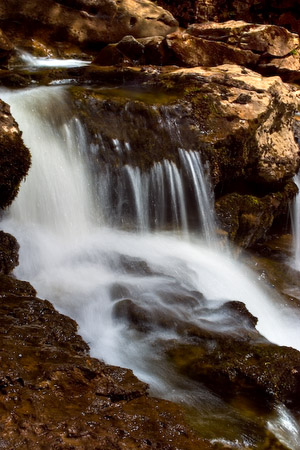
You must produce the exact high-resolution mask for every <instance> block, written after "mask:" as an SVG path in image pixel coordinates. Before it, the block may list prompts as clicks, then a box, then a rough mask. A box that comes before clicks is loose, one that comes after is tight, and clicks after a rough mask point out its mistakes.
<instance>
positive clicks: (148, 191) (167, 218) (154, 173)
mask: <svg viewBox="0 0 300 450" xmlns="http://www.w3.org/2000/svg"><path fill="white" fill-rule="evenodd" d="M1 98H2V99H3V100H4V101H6V102H7V103H9V104H10V105H11V111H12V114H13V115H14V117H15V119H16V120H17V122H18V123H19V126H20V128H21V130H22V131H23V138H24V141H25V143H26V145H27V146H28V147H29V148H30V150H31V153H32V168H31V170H30V173H29V175H28V177H27V179H26V181H25V182H24V183H23V185H22V187H21V189H20V193H19V195H18V198H17V199H16V200H15V201H14V203H13V205H12V206H11V208H10V210H9V212H8V213H7V215H6V217H5V218H4V221H3V222H2V226H3V228H4V230H5V231H8V232H10V233H12V234H13V235H15V236H16V237H17V239H18V241H19V243H20V245H21V250H20V265H19V267H18V268H17V269H16V272H15V273H16V275H17V276H18V278H20V279H26V280H29V281H30V282H31V283H32V284H33V286H34V287H35V288H36V289H37V291H38V295H39V296H40V297H41V298H48V299H49V300H50V301H52V302H53V303H54V304H55V306H56V307H57V308H58V309H59V310H60V311H62V312H64V313H66V314H68V315H69V316H71V317H73V318H74V319H75V320H76V321H77V322H78V324H79V331H80V334H81V335H82V336H83V337H84V338H85V340H86V341H87V342H88V343H89V345H90V347H91V353H92V355H94V356H97V357H99V358H103V359H104V360H105V361H106V362H107V363H111V364H116V365H121V366H124V367H130V368H132V369H133V370H134V372H135V374H136V375H137V376H138V377H140V378H141V379H143V380H145V381H147V382H148V383H149V384H150V386H151V389H152V392H153V393H155V394H156V395H161V396H163V397H165V398H169V399H172V400H176V401H183V402H185V403H187V404H189V405H190V406H197V405H198V406H197V407H198V408H199V404H201V405H202V410H201V412H200V413H199V414H200V415H201V416H202V421H203V423H204V425H203V429H205V428H208V425H207V424H208V422H210V429H211V430H213V431H212V432H211V433H212V434H211V435H209V434H208V437H209V438H212V439H215V440H221V441H224V442H225V441H226V442H227V441H228V442H231V445H236V447H237V448H239V447H240V448H242V446H244V447H243V448H245V447H250V446H251V445H254V444H255V439H256V437H255V434H256V424H255V421H254V420H252V419H251V420H250V419H249V418H243V417H242V418H241V417H240V416H239V414H238V413H237V412H236V410H234V408H233V407H231V406H229V405H226V404H225V403H224V402H223V401H221V400H220V399H219V398H218V397H217V396H214V395H213V394H212V393H210V392H209V391H208V390H206V389H205V388H204V387H202V386H200V385H196V383H192V382H191V381H189V382H187V381H186V380H184V379H181V378H179V377H178V376H177V375H175V374H174V373H172V372H171V370H170V368H169V367H168V365H167V364H166V362H165V361H164V359H163V351H162V350H161V346H162V347H163V345H162V344H161V342H167V341H168V340H169V339H177V338H178V336H177V335H176V332H175V331H174V329H172V327H170V328H169V329H163V328H162V327H159V326H155V317H157V316H165V317H168V319H170V320H184V321H185V322H186V323H190V324H198V325H201V326H202V327H207V328H209V329H213V330H219V331H222V330H224V331H228V329H230V330H231V331H232V332H233V333H234V332H235V328H236V329H238V326H239V324H235V323H234V321H228V317H226V315H225V314H224V313H222V312H220V308H219V306H220V305H222V304H223V303H224V302H225V301H226V300H240V301H243V302H244V303H246V305H247V308H248V309H249V311H250V312H251V313H252V314H253V315H255V316H257V317H258V319H259V321H258V326H257V328H258V330H259V331H260V333H261V334H262V335H264V336H265V337H266V338H267V339H269V340H270V341H272V342H275V343H277V344H280V345H287V346H293V347H295V348H298V349H299V350H300V342H299V338H298V333H299V331H298V330H299V324H300V318H299V317H295V314H294V312H293V313H291V312H290V311H289V309H288V308H287V307H286V306H285V305H284V302H283V301H282V300H281V299H280V297H279V296H278V295H277V294H276V293H275V292H274V290H271V289H269V288H267V287H266V286H264V285H263V284H262V282H260V281H259V280H258V279H257V276H256V275H254V274H253V273H251V272H250V271H249V270H248V269H247V268H246V267H245V266H244V265H242V263H240V262H237V261H236V260H234V259H233V258H232V257H231V255H230V252H229V250H228V251H227V250H226V249H224V248H222V249H221V248H218V246H217V245H216V244H212V243H213V242H215V223H214V214H213V209H212V206H211V205H212V202H211V192H210V190H209V183H208V182H207V171H206V170H205V169H204V168H203V167H202V164H201V159H200V156H199V154H198V153H197V152H191V151H188V149H182V148H180V146H179V147H178V150H177V151H178V154H179V160H180V167H177V166H176V165H175V164H174V163H173V162H170V161H167V160H164V161H162V162H159V163H155V164H154V165H153V166H152V168H151V169H149V170H148V171H146V172H142V171H141V170H140V169H138V168H137V167H132V166H129V165H124V166H123V167H122V168H120V171H119V176H118V178H117V179H116V178H114V176H113V175H112V173H111V171H110V167H109V166H105V167H99V170H95V162H94V161H93V160H92V159H91V155H92V154H93V151H94V149H93V148H91V144H90V143H89V136H88V133H87V131H86V128H85V126H84V124H82V123H81V122H80V121H79V119H78V118H76V117H75V116H74V114H73V113H72V111H71V109H70V108H69V100H68V88H67V87H63V86H59V87H47V88H44V87H40V88H34V89H25V90H22V91H14V92H13V91H7V90H2V91H1ZM99 133H100V135H101V130H99ZM100 138H101V136H100V137H99V139H100ZM113 144H114V145H115V148H116V152H118V151H121V150H120V145H121V144H120V143H119V142H117V141H115V142H114V143H113ZM126 145H127V146H130V143H127V144H126ZM185 178H188V179H189V182H190V186H189V192H190V193H191V192H192V195H193V196H194V200H195V201H194V203H195V205H196V206H195V211H196V213H195V216H196V219H195V220H196V222H197V227H195V226H193V230H192V231H191V226H190V222H189V210H188V208H187V192H186V183H185V181H184V179H185ZM170 224H172V226H170ZM195 228H196V229H199V230H202V231H201V236H200V235H199V233H198V234H197V233H195ZM199 293H201V294H203V295H204V297H205V299H206V300H205V301H206V307H205V308H204V309H203V300H202V297H201V295H200V294H199ZM178 298H181V299H183V300H182V301H176V299H178ZM191 298H192V300H193V301H188V299H191ZM128 299H130V300H129V301H131V302H133V303H134V304H135V305H137V306H138V307H141V308H143V310H145V311H146V312H147V314H148V316H150V317H153V318H154V319H153V322H154V325H152V326H151V329H150V331H149V333H147V334H144V333H139V332H138V331H137V330H135V329H132V328H130V327H128V324H126V323H125V322H124V321H122V320H120V317H119V314H120V307H119V308H118V307H116V305H120V304H122V303H121V302H122V301H124V300H125V303H124V302H123V304H126V301H127V305H128ZM121 310H122V308H121ZM283 417H284V418H286V417H288V419H286V421H285V422H284V420H283ZM268 420H269V425H268V427H269V428H270V430H271V431H272V432H274V433H275V434H277V435H278V436H279V437H280V439H281V440H282V441H283V442H285V443H286V444H287V445H289V446H290V448H292V449H298V448H299V446H297V445H298V444H297V442H299V441H297V439H298V438H299V428H298V427H297V425H295V427H294V428H295V430H292V431H291V429H292V428H291V427H292V425H293V424H294V422H293V418H292V417H290V416H289V413H288V412H287V411H286V410H285V409H284V408H283V407H282V406H281V409H280V408H279V410H278V411H277V412H274V417H273V418H272V417H271V418H269V419H268ZM228 423H230V427H229V428H230V430H229V428H228V425H227V424H228ZM286 423H288V425H286ZM278 430H279V431H278ZM282 436H283V437H282ZM234 442H235V443H236V444H233V443H234ZM295 443H296V444H295Z"/></svg>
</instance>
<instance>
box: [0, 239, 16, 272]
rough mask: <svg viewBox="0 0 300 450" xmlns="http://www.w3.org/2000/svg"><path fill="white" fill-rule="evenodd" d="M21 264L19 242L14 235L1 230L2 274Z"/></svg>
mask: <svg viewBox="0 0 300 450" xmlns="http://www.w3.org/2000/svg"><path fill="white" fill-rule="evenodd" d="M18 264H19V244H18V242H17V240H16V238H15V237H14V236H12V235H11V234H8V233H4V231H0V274H6V275H7V274H9V273H10V272H12V271H13V269H14V268H15V267H16V266H17V265H18Z"/></svg>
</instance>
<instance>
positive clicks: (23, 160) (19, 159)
mask: <svg viewBox="0 0 300 450" xmlns="http://www.w3.org/2000/svg"><path fill="white" fill-rule="evenodd" d="M30 162H31V157H30V153H29V150H28V149H27V148H26V147H25V145H24V143H23V140H22V135H21V132H20V130H19V127H18V125H17V123H16V121H15V120H14V119H13V117H12V116H11V114H10V108H9V106H8V105H7V104H6V103H4V102H3V101H2V100H0V208H5V207H7V206H8V205H10V204H11V202H12V201H13V199H14V198H15V196H16V195H17V193H18V189H19V185H20V182H21V180H22V178H23V177H25V176H26V174H27V172H28V170H29V167H30Z"/></svg>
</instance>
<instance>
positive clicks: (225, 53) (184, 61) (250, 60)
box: [166, 32, 259, 67]
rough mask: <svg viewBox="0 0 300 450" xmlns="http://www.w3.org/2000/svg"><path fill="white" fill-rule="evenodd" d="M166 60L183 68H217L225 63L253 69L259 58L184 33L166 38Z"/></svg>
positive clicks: (219, 43)
mask: <svg viewBox="0 0 300 450" xmlns="http://www.w3.org/2000/svg"><path fill="white" fill-rule="evenodd" d="M166 46H167V54H168V56H167V58H168V60H169V61H170V62H171V63H173V64H176V65H179V66H183V67H197V66H206V67H212V66H219V65H222V64H227V63H234V64H239V65H242V66H248V67H254V66H255V65H256V64H257V62H258V60H259V56H258V55H256V54H255V53H253V52H251V51H249V50H247V49H246V50H244V49H240V48H238V47H237V46H233V45H227V44H225V43H223V42H217V41H214V40H209V39H206V38H204V39H202V38H198V37H195V36H193V35H191V34H190V33H186V32H177V33H173V34H171V35H169V36H167V38H166Z"/></svg>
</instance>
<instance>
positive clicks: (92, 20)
mask: <svg viewBox="0 0 300 450" xmlns="http://www.w3.org/2000/svg"><path fill="white" fill-rule="evenodd" d="M0 19H1V20H3V21H4V23H5V22H7V23H9V24H10V23H11V22H12V21H14V20H16V19H21V20H22V24H23V25H24V29H23V33H24V34H25V36H26V37H27V38H29V37H35V35H40V34H43V31H44V34H45V33H46V34H48V35H49V39H50V40H51V39H54V40H58V41H69V42H73V43H76V44H80V45H82V46H87V45H95V44H101V43H102V44H103V43H112V42H118V41H119V40H120V39H122V38H123V37H124V36H126V35H132V36H134V37H136V38H137V37H148V36H156V35H166V34H168V33H170V32H172V31H175V30H176V28H177V22H176V20H175V19H174V18H173V16H172V15H171V14H170V13H169V12H168V11H165V10H163V9H162V8H160V7H158V6H156V5H155V4H154V3H152V2H151V1H149V0H120V1H115V0H96V1H93V2H89V1H77V2H68V1H65V2H63V1H62V2H57V1H54V0H42V1H40V0H30V1H27V2H21V3H20V2H19V1H17V0H7V1H6V2H5V3H3V2H2V3H1V5H0ZM33 24H34V25H33ZM26 25H27V26H26Z"/></svg>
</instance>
